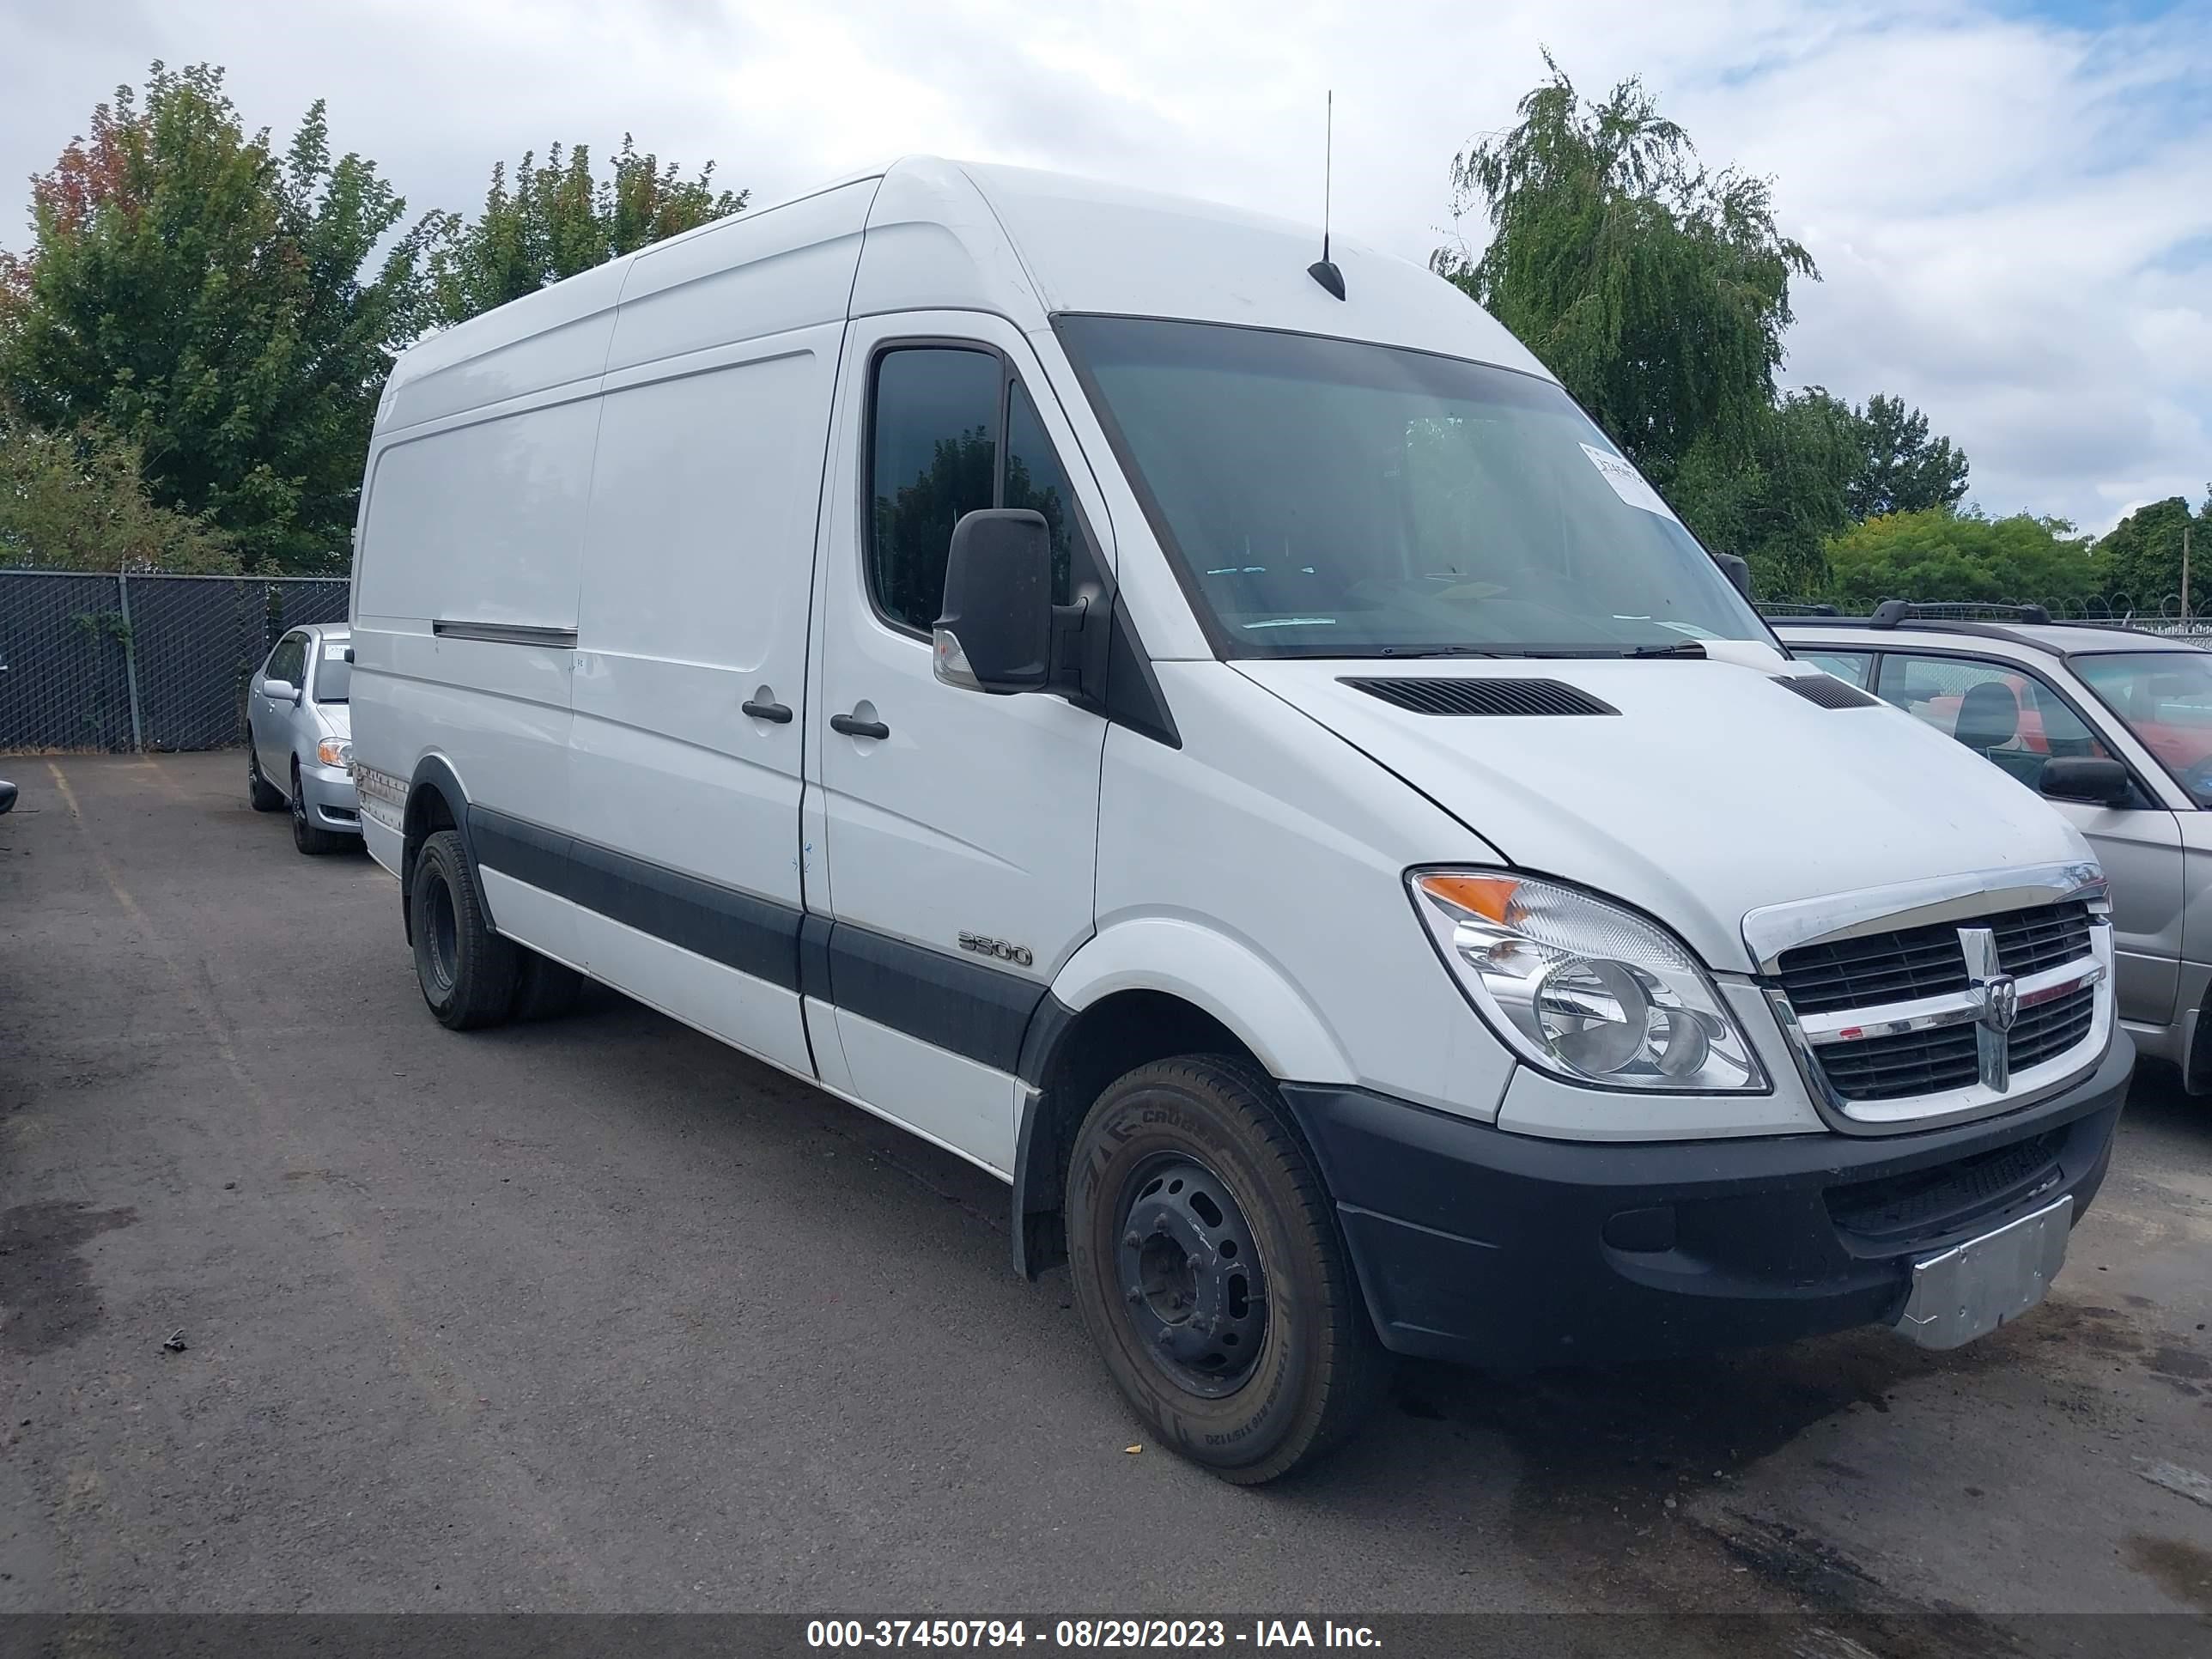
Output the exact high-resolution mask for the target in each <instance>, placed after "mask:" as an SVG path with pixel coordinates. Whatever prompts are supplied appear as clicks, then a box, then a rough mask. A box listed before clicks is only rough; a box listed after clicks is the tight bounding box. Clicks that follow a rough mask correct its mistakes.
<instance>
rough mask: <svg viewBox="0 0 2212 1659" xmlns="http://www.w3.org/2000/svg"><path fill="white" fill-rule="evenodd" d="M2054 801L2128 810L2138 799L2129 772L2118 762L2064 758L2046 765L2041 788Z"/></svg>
mask: <svg viewBox="0 0 2212 1659" xmlns="http://www.w3.org/2000/svg"><path fill="white" fill-rule="evenodd" d="M2039 787H2041V789H2042V791H2043V793H2044V795H2045V797H2046V798H2047V799H2051V800H2072V801H2081V802H2083V803H2084V804H2086V805H2090V806H2125V805H2127V804H2128V803H2129V802H2130V801H2131V800H2133V799H2135V786H2134V785H2133V783H2131V782H2130V781H2129V778H2128V769H2127V768H2126V767H2124V766H2123V765H2121V764H2120V763H2119V762H2118V761H2116V760H2090V759H2088V758H2087V757H2083V756H2079V755H2061V756H2059V757H2057V759H2055V760H2047V761H2045V762H2044V763H2043V776H2042V779H2041V781H2040V786H2039Z"/></svg>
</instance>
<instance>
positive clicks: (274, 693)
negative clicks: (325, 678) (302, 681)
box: [261, 680, 300, 702]
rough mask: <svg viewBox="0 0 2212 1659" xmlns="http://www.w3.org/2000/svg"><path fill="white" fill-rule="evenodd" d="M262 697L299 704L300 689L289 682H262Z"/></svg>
mask: <svg viewBox="0 0 2212 1659" xmlns="http://www.w3.org/2000/svg"><path fill="white" fill-rule="evenodd" d="M261 695H262V696H264V697H271V698H274V699H275V700H276V702H299V700H300V688H299V687H298V686H296V685H295V684H292V682H291V681H289V680H264V681H262V682H261Z"/></svg>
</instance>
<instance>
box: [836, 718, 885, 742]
mask: <svg viewBox="0 0 2212 1659" xmlns="http://www.w3.org/2000/svg"><path fill="white" fill-rule="evenodd" d="M829 729H830V730H831V731H832V732H843V733H844V734H845V735H846V736H847V737H848V738H878V739H881V738H888V737H889V736H890V734H891V729H890V726H885V725H884V723H883V722H882V721H881V720H855V719H854V717H853V716H852V715H850V714H832V715H831V716H830V717H829Z"/></svg>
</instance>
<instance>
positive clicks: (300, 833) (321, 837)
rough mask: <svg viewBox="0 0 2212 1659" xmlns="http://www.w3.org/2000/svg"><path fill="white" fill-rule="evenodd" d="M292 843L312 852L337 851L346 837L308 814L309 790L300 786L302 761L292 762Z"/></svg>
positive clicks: (303, 850)
mask: <svg viewBox="0 0 2212 1659" xmlns="http://www.w3.org/2000/svg"><path fill="white" fill-rule="evenodd" d="M291 805H292V845H293V846H295V847H296V848H299V849H300V850H301V852H302V853H307V854H321V853H335V852H337V850H338V848H341V847H343V846H344V845H345V843H346V837H345V836H341V835H339V834H338V833H337V831H336V830H335V829H323V828H322V827H320V826H319V824H317V823H315V821H314V820H313V818H311V817H308V816H307V791H306V790H304V789H302V788H301V787H300V763H298V762H297V761H295V762H293V763H292V803H291Z"/></svg>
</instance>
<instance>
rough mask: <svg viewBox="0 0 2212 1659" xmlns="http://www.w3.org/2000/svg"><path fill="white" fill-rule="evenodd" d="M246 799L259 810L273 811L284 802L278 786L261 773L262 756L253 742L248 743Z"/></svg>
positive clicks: (254, 808) (255, 809)
mask: <svg viewBox="0 0 2212 1659" xmlns="http://www.w3.org/2000/svg"><path fill="white" fill-rule="evenodd" d="M246 799H247V800H248V801H249V802H251V803H252V807H253V810H254V811H257V812H273V811H276V809H277V808H278V807H280V806H282V805H283V804H284V797H283V795H282V794H280V793H278V792H277V788H276V785H275V784H273V783H271V782H270V781H269V780H268V779H266V778H264V777H263V776H262V775H261V757H260V756H259V755H258V754H256V753H255V752H254V749H253V745H252V744H251V743H248V744H246Z"/></svg>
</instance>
